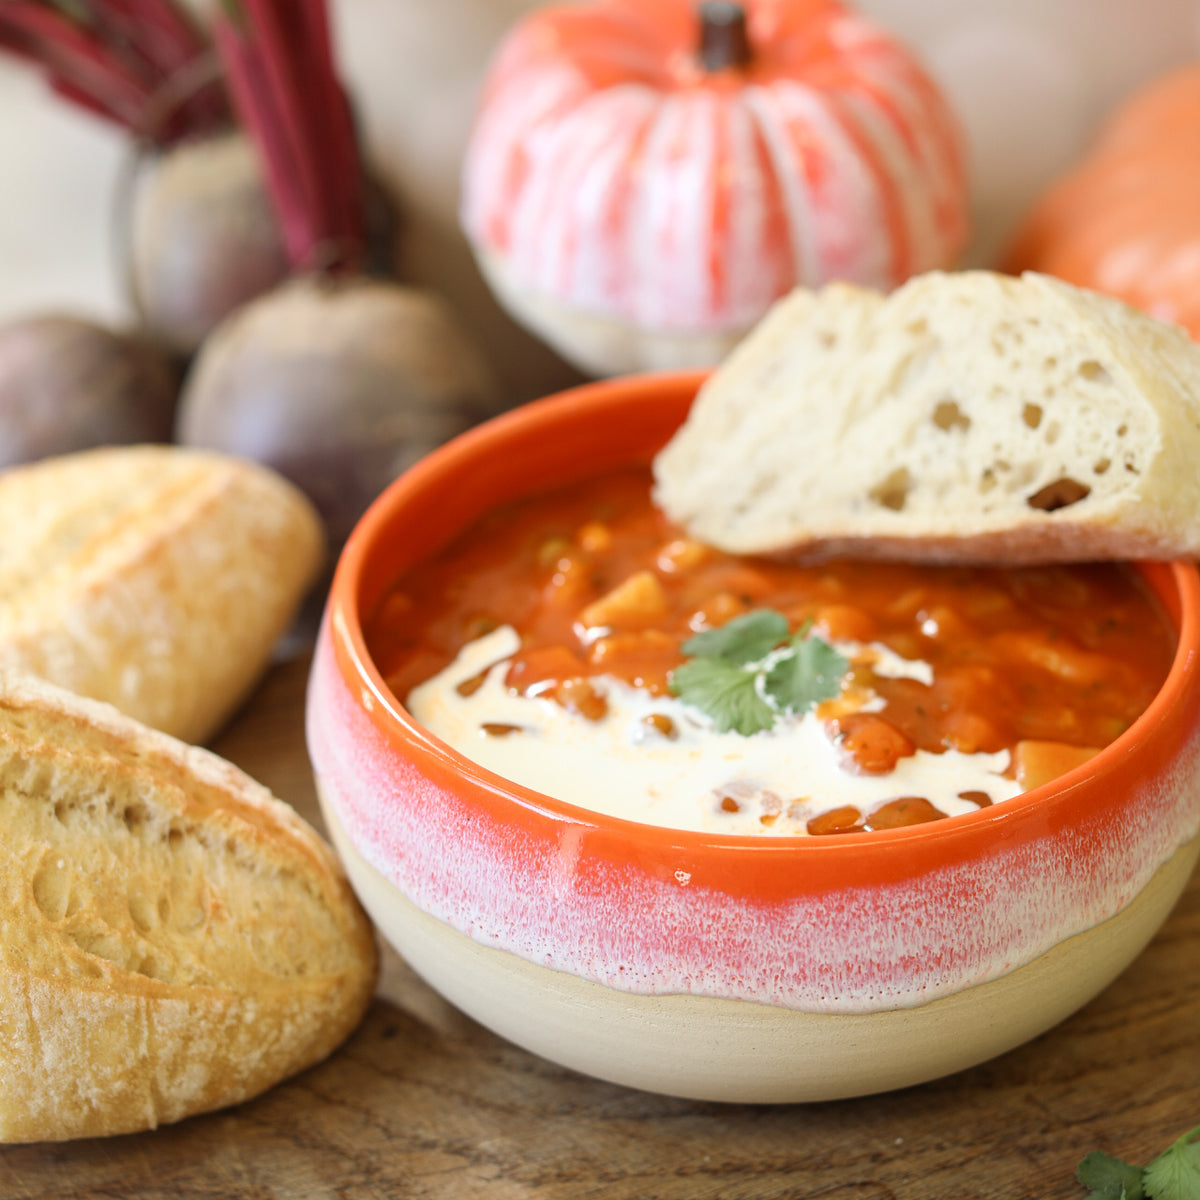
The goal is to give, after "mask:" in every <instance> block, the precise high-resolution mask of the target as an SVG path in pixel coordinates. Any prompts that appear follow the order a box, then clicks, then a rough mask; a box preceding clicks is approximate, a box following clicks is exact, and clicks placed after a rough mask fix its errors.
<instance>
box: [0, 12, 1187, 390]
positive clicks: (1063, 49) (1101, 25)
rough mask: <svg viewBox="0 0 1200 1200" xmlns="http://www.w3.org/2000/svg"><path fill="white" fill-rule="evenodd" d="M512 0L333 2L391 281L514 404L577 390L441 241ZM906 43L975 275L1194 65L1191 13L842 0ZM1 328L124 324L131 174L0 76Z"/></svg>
mask: <svg viewBox="0 0 1200 1200" xmlns="http://www.w3.org/2000/svg"><path fill="white" fill-rule="evenodd" d="M532 7H534V5H533V4H532V3H530V2H529V0H524V2H522V0H436V3H435V2H433V0H336V2H335V4H334V15H335V21H336V36H337V48H338V56H339V58H340V60H341V63H342V67H343V71H344V74H345V77H346V79H347V82H348V83H349V85H350V88H351V90H352V92H353V96H354V100H355V104H356V106H357V109H358V113H359V117H360V120H361V122H362V126H363V129H364V132H365V140H366V144H367V147H368V150H369V153H370V154H371V155H372V156H373V159H374V161H375V163H376V164H377V166H378V168H379V169H380V171H381V173H382V174H383V176H384V178H385V180H386V182H387V183H389V184H390V185H391V186H392V187H393V188H394V189H395V190H396V192H397V193H398V196H399V198H400V201H401V204H402V207H403V210H404V213H405V221H404V228H403V231H402V247H401V255H402V269H403V272H404V275H405V277H406V278H407V279H409V280H410V281H413V282H419V283H426V284H429V285H432V286H434V287H436V288H437V289H439V290H440V291H441V292H443V293H444V294H445V295H446V296H447V297H448V298H449V299H450V300H451V301H452V302H453V304H454V305H455V306H456V308H457V309H458V311H459V313H460V315H461V316H462V318H463V320H464V322H465V324H466V325H467V326H468V328H469V329H470V331H471V333H472V334H473V335H474V337H475V339H476V340H477V341H478V343H479V344H480V345H481V346H482V348H483V349H484V350H485V351H486V352H487V354H488V356H489V357H490V358H491V360H492V361H493V363H494V364H495V366H496V368H497V370H498V372H499V373H500V375H501V376H502V377H503V379H504V382H505V384H506V386H507V389H508V390H509V392H510V394H511V395H513V396H515V397H517V398H529V397H532V396H534V395H538V394H541V393H544V392H546V391H550V390H553V389H555V388H557V387H560V386H563V385H564V384H566V383H568V382H571V381H572V380H573V378H574V376H575V373H574V372H573V371H572V370H571V369H570V368H568V367H567V366H566V365H565V364H564V363H562V362H561V361H560V360H559V359H558V358H556V357H555V355H554V354H552V353H551V352H550V351H549V350H547V349H546V348H545V347H544V346H542V345H541V344H540V343H538V342H537V341H536V340H535V339H534V338H533V337H531V336H530V335H529V334H528V333H526V332H524V331H523V330H521V329H519V328H518V327H517V326H516V325H515V324H514V323H513V322H512V321H511V320H509V319H508V318H507V317H506V316H505V315H504V314H503V313H502V312H501V310H500V309H499V307H498V306H497V304H496V303H495V301H494V300H493V299H492V297H491V295H490V293H489V292H488V291H487V289H486V288H485V287H484V285H483V283H482V282H481V280H480V278H479V276H478V274H477V271H476V269H475V266H474V264H473V261H472V257H471V254H470V252H469V250H468V248H467V245H466V243H465V241H464V240H463V238H462V236H461V235H460V233H459V231H458V224H457V193H458V172H459V166H460V161H461V156H462V151H463V146H464V143H465V140H466V136H467V131H468V127H469V124H470V121H471V117H472V114H473V111H474V105H475V100H476V94H477V89H478V85H479V81H480V78H481V75H482V72H483V69H484V65H485V63H486V61H487V58H488V56H489V54H490V53H491V51H492V50H493V48H494V47H495V45H496V43H497V41H498V40H499V38H500V37H501V35H502V34H503V32H504V31H505V30H506V29H507V28H509V26H510V25H511V24H512V22H513V21H514V20H515V19H516V18H517V17H518V16H519V15H520V14H521V13H522V12H524V11H526V10H528V9H530V8H532ZM857 7H858V8H860V9H861V10H862V11H864V12H866V13H867V14H869V15H871V16H874V17H875V18H876V19H877V20H878V21H880V22H881V23H882V24H884V25H885V26H887V27H889V28H890V29H891V30H893V31H894V32H896V33H897V34H899V35H900V36H901V37H903V38H904V39H905V40H906V41H908V42H909V44H910V45H912V46H913V47H914V48H915V49H916V50H917V52H918V54H919V56H920V57H921V58H922V59H923V60H924V62H925V64H926V65H927V66H928V68H929V69H930V71H931V72H932V74H933V75H934V76H935V78H936V79H937V80H938V81H939V82H940V84H941V85H942V87H943V89H944V90H945V92H946V94H947V95H948V97H949V99H950V100H951V102H952V104H953V105H954V106H955V107H956V109H957V111H958V114H959V116H960V118H961V120H962V122H963V125H964V126H965V129H966V133H967V137H968V142H969V153H970V168H971V181H972V193H973V202H972V203H973V208H974V218H975V234H974V240H973V243H972V246H971V249H970V252H969V255H968V263H969V264H971V265H976V264H979V265H986V264H988V263H989V261H990V259H991V257H992V256H993V255H994V254H995V252H996V249H997V247H998V246H999V245H1000V244H1001V242H1002V241H1003V239H1004V237H1005V236H1006V234H1008V233H1009V232H1010V231H1011V229H1012V227H1013V225H1014V224H1015V222H1016V220H1017V219H1018V217H1019V215H1020V214H1021V212H1022V210H1023V209H1024V208H1025V207H1026V206H1027V205H1028V204H1029V202H1030V201H1031V200H1032V199H1033V197H1034V196H1035V195H1036V194H1037V192H1038V191H1039V189H1040V188H1041V187H1042V186H1043V185H1044V184H1045V183H1046V182H1047V181H1048V180H1050V179H1051V178H1052V177H1053V176H1054V175H1055V174H1056V173H1057V172H1059V171H1061V170H1062V169H1063V168H1064V167H1065V166H1067V165H1068V164H1070V163H1072V162H1073V161H1075V160H1076V159H1077V158H1078V157H1079V156H1080V154H1081V153H1082V152H1083V150H1084V149H1085V148H1086V146H1087V144H1088V141H1089V139H1090V137H1091V136H1092V135H1093V134H1094V132H1095V130H1096V128H1097V125H1098V123H1099V122H1100V121H1101V120H1102V119H1103V117H1104V116H1105V115H1106V114H1107V113H1108V112H1109V111H1110V110H1111V109H1112V107H1113V106H1114V104H1115V103H1116V102H1117V101H1118V100H1119V99H1120V98H1122V97H1123V96H1125V95H1127V94H1128V93H1129V92H1130V90H1131V89H1133V88H1135V87H1136V86H1137V85H1138V84H1140V83H1142V82H1144V81H1146V80H1148V79H1151V78H1153V77H1155V76H1156V75H1159V74H1161V73H1163V72H1164V71H1166V70H1168V69H1169V68H1171V67H1173V66H1176V65H1179V64H1182V63H1186V62H1190V61H1192V60H1194V59H1195V58H1196V57H1197V56H1200V0H1138V3H1136V4H1135V3H1132V2H1131V0H859V3H858V5H857ZM0 161H2V162H3V164H4V165H3V167H0V319H3V318H5V317H7V316H9V315H15V314H18V313H22V312H28V311H30V310H33V309H46V308H64V309H70V310H72V311H75V312H80V313H83V314H86V315H90V316H95V317H98V318H101V319H112V320H120V319H123V317H124V316H125V315H126V299H125V287H124V283H123V281H122V280H121V279H120V278H119V271H118V268H117V265H116V264H117V263H118V262H119V261H120V259H121V255H120V254H119V253H118V250H117V248H118V247H119V245H120V239H121V237H122V231H121V230H120V229H119V228H118V221H117V215H116V214H117V213H118V212H119V211H120V205H119V204H118V202H117V196H118V193H119V190H120V188H121V187H123V186H126V184H127V182H128V178H129V176H130V173H131V172H133V171H135V170H136V168H137V163H136V161H134V160H133V156H132V153H131V150H130V148H129V143H128V141H127V140H126V139H125V138H123V137H122V136H121V135H120V134H119V133H118V132H117V131H116V130H115V129H114V128H112V127H110V126H106V125H105V124H103V123H102V122H100V121H99V120H95V119H92V118H91V117H89V116H88V115H86V114H85V113H83V112H81V111H80V110H79V109H77V108H75V107H73V106H71V105H68V104H65V103H64V102H62V101H61V100H58V99H56V98H55V97H53V96H52V95H51V94H50V93H49V92H48V90H47V89H46V88H45V86H44V85H43V84H42V82H41V81H40V80H39V79H38V77H37V76H36V75H35V74H34V73H33V72H32V71H30V70H27V69H26V68H24V67H22V66H20V65H18V64H16V63H15V61H13V60H10V59H6V58H0Z"/></svg>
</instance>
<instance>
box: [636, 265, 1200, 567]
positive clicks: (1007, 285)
mask: <svg viewBox="0 0 1200 1200" xmlns="http://www.w3.org/2000/svg"><path fill="white" fill-rule="evenodd" d="M1198 463H1200V348H1198V347H1197V346H1196V344H1195V343H1193V342H1192V341H1191V340H1190V339H1189V338H1188V337H1187V335H1186V334H1185V333H1184V332H1183V331H1182V330H1180V329H1178V328H1176V327H1174V326H1170V325H1166V324H1163V323H1161V322H1158V321H1155V320H1153V319H1151V318H1150V317H1148V316H1145V315H1144V314H1142V313H1139V312H1136V311H1134V310H1133V309H1131V308H1128V307H1126V306H1125V305H1123V304H1121V303H1120V302H1118V301H1116V300H1112V299H1109V298H1107V297H1103V296H1100V295H1096V294H1094V293H1091V292H1086V291H1083V290H1080V289H1078V288H1074V287H1071V286H1069V285H1067V284H1065V283H1062V282H1059V281H1058V280H1055V279H1051V278H1049V277H1047V276H1041V275H1033V274H1029V275H1025V276H1023V277H1021V278H1019V279H1018V278H1011V277H1008V276H1002V275H995V274H991V273H989V272H984V271H970V272H962V273H957V274H945V273H940V272H935V273H931V274H927V275H923V276H919V277H916V278H914V279H913V280H911V281H910V282H908V283H907V284H905V285H904V286H903V287H901V288H899V289H898V290H897V291H895V292H893V293H892V294H890V295H889V296H884V295H881V294H879V293H876V292H872V291H868V290H864V289H862V288H857V287H854V286H850V285H847V284H835V285H831V286H829V287H827V288H825V289H824V290H822V291H820V292H816V293H814V292H805V291H799V292H796V293H794V294H792V295H791V296H788V297H786V298H785V299H783V300H782V301H780V302H779V303H778V304H777V305H776V307H775V308H774V309H773V310H772V311H771V312H770V313H769V314H768V316H767V317H766V318H765V319H764V320H763V322H762V323H761V324H760V325H759V326H758V327H757V328H756V330H755V331H754V332H753V333H752V334H751V335H750V336H749V337H748V338H747V339H746V340H745V342H743V343H742V344H741V345H740V346H739V347H738V348H737V350H735V351H734V352H733V354H732V355H731V356H730V357H729V358H728V359H727V360H726V361H725V363H724V364H723V365H722V366H721V367H720V368H719V369H718V370H717V371H716V372H715V373H714V375H713V376H712V377H711V378H710V380H709V381H708V382H707V384H706V385H705V386H704V388H703V389H702V390H701V392H700V395H699V397H698V398H697V400H696V402H695V404H694V406H693V408H692V411H691V413H690V415H689V417H688V419H687V421H686V422H685V423H684V425H683V426H682V428H681V429H680V430H679V432H678V433H677V434H676V436H675V437H674V438H673V439H672V440H671V442H670V443H669V444H668V445H667V446H666V447H665V448H664V449H663V450H662V451H661V452H660V453H659V455H658V457H657V459H656V461H655V464H654V469H655V478H656V497H657V500H658V502H659V504H660V505H661V506H662V508H663V509H664V510H665V511H666V513H667V514H668V515H669V516H670V517H671V518H672V519H673V520H675V521H676V522H678V523H680V524H682V525H683V526H685V527H686V528H687V529H688V530H689V531H690V532H691V533H692V534H693V535H694V536H696V537H697V538H699V539H701V540H703V541H706V542H709V543H711V544H713V545H715V546H718V547H720V548H722V549H724V550H729V551H733V552H737V553H772V554H777V553H788V554H792V555H797V556H807V557H831V556H834V555H841V554H846V555H854V556H858V557H866V556H874V557H889V558H905V559H912V560H926V561H934V562H937V561H977V562H988V561H1005V562H1010V563H1021V562H1024V563H1034V562H1041V561H1050V560H1059V561H1063V560H1081V559H1099V558H1121V559H1126V558H1174V557H1180V556H1189V555H1195V554H1197V552H1200V471H1198V470H1197V464H1198Z"/></svg>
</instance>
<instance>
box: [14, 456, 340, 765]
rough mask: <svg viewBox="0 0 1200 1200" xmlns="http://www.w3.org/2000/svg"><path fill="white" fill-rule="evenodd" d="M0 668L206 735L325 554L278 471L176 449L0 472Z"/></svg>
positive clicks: (247, 680)
mask: <svg viewBox="0 0 1200 1200" xmlns="http://www.w3.org/2000/svg"><path fill="white" fill-rule="evenodd" d="M0 530H2V531H3V537H0V667H7V668H10V669H17V670H23V671H28V672H31V673H33V674H36V675H39V676H41V677H42V678H43V679H47V680H49V681H50V682H52V683H55V684H58V685H59V686H61V687H65V688H67V689H69V690H70V691H73V692H76V693H78V694H80V695H84V696H90V697H92V698H94V699H99V700H105V701H107V702H108V703H110V704H114V705H116V706H117V707H118V708H120V709H121V710H122V711H123V712H125V713H128V714H129V715H130V716H133V717H136V718H137V719H138V720H140V721H143V722H145V723H146V724H148V725H151V726H153V727H154V728H156V729H161V730H164V731H165V732H167V733H170V734H172V735H173V736H175V737H179V738H182V739H183V740H185V741H188V742H201V741H204V740H206V739H207V738H208V737H209V736H210V735H211V734H212V733H214V732H215V731H216V729H217V728H218V727H219V726H220V725H221V724H222V723H223V722H224V721H225V720H226V719H227V718H228V716H229V715H230V714H231V713H232V712H233V710H234V708H236V706H237V705H238V704H239V703H240V702H241V701H242V700H243V699H244V697H245V695H246V694H247V693H248V692H249V690H250V688H251V687H253V685H254V683H255V682H256V681H257V680H258V678H259V677H260V676H261V674H262V672H263V671H264V669H265V668H266V665H267V663H268V662H269V658H270V654H271V651H272V648H273V646H274V644H275V642H276V641H277V639H278V638H279V636H280V635H281V634H282V633H283V632H284V630H286V628H287V626H288V625H289V624H290V622H291V621H292V619H293V618H294V616H295V613H296V611H297V609H298V608H299V605H300V603H301V601H302V599H303V597H304V594H305V592H306V591H307V589H308V588H309V587H310V586H311V584H312V583H313V581H314V578H315V577H316V574H317V572H318V571H319V569H320V566H321V563H322V560H323V558H324V544H323V533H322V530H321V526H320V521H319V518H318V517H317V515H316V512H315V510H314V509H313V508H312V505H311V504H310V503H309V502H308V501H307V500H306V499H305V498H304V497H303V496H302V495H301V493H300V492H299V491H297V490H296V489H295V488H294V487H293V486H292V485H291V484H290V483H288V482H287V481H286V480H284V479H283V478H282V477H281V476H278V475H276V474H275V473H274V472H271V471H269V470H267V469H266V468H263V467H260V466H258V465H256V464H253V463H249V462H244V461H241V460H239V459H235V458H232V457H228V456H224V455H219V454H211V453H208V452H203V451H194V450H187V449H183V448H180V447H175V446H132V447H114V448H105V449H100V450H89V451H84V452H81V453H78V454H69V455H62V456H59V457H57V458H51V459H45V460H43V461H41V462H38V463H34V464H31V465H29V466H25V467H18V468H14V469H12V470H9V471H5V472H3V473H2V474H0Z"/></svg>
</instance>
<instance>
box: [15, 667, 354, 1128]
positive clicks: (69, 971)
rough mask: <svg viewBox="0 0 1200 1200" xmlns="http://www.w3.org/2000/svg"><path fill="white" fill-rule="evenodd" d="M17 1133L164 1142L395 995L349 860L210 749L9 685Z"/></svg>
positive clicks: (305, 1062)
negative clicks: (350, 876) (346, 864)
mask: <svg viewBox="0 0 1200 1200" xmlns="http://www.w3.org/2000/svg"><path fill="white" fill-rule="evenodd" d="M0 827H2V828H3V829H4V837H3V838H2V839H0V929H2V930H3V938H0V956H2V962H3V969H2V970H0V1080H2V1081H3V1086H2V1087H0V1140H3V1141H10V1142H12V1141H42V1140H61V1139H65V1138H74V1137H93V1136H99V1135H107V1134H115V1133H124V1132H129V1131H132V1130H139V1129H149V1128H152V1127H154V1126H155V1125H158V1124H161V1123H163V1122H168V1121H175V1120H178V1119H179V1118H181V1117H185V1116H188V1115H190V1114H192V1113H198V1112H204V1111H207V1110H210V1109H214V1108H218V1107H220V1106H223V1105H228V1104H233V1103H236V1102H237V1101H240V1100H244V1099H246V1098H248V1097H250V1096H253V1095H255V1094H257V1093H259V1092H261V1091H263V1090H264V1089H265V1088H267V1087H269V1086H271V1085H272V1084H273V1083H276V1082H278V1081H279V1080H280V1079H282V1078H283V1077H284V1076H286V1075H289V1074H291V1073H292V1072H295V1071H298V1070H300V1069H302V1068H304V1067H306V1066H309V1065H310V1064H312V1063H315V1062H317V1061H318V1060H320V1059H321V1058H323V1057H325V1056H326V1055H327V1054H329V1052H330V1051H331V1050H333V1049H334V1047H336V1046H337V1045H338V1044H339V1043H340V1042H341V1041H342V1040H343V1039H344V1038H345V1037H346V1036H348V1034H349V1033H350V1032H351V1031H352V1030H353V1028H354V1027H355V1025H356V1024H357V1023H358V1021H359V1020H360V1018H361V1017H362V1015H363V1012H364V1010H365V1009H366V1006H367V1004H368V1003H369V1001H370V999H371V996H372V995H373V992H374V982H375V975H376V969H377V959H376V949H375V943H374V938H373V934H372V930H371V927H370V925H369V923H368V921H367V919H366V917H365V916H364V915H363V913H362V910H361V909H360V908H359V906H358V904H357V902H356V901H355V899H354V897H353V894H352V893H351V891H350V888H349V885H348V884H347V882H346V879H345V876H344V875H343V873H342V870H341V867H340V865H339V864H338V862H337V859H336V858H335V856H334V855H333V852H332V851H331V850H330V849H329V848H328V846H326V845H325V843H324V842H323V841H322V840H321V839H320V838H319V837H318V836H317V835H316V833H315V832H314V831H313V830H312V829H311V828H309V826H308V825H306V824H305V823H304V822H303V821H302V820H301V819H300V818H299V817H298V816H297V815H296V814H295V812H294V811H293V810H292V809H291V808H290V807H289V806H288V805H286V804H284V803H282V802H281V801H279V800H277V799H275V798H274V797H273V796H272V795H271V794H270V793H269V792H268V791H267V790H266V789H265V788H263V787H261V786H260V785H259V784H257V783H255V782H254V781H253V780H251V779H250V778H248V777H247V776H246V775H244V774H242V772H240V771H239V770H237V769H236V768H235V767H233V766H232V765H231V764H229V763H227V762H225V761H224V760H222V759H220V758H218V757H216V756H215V755H213V754H211V753H209V752H208V751H206V750H201V749H197V748H194V747H190V746H186V745H184V744H183V743H181V742H178V741H176V740H175V739H173V738H169V737H167V736H166V735H164V734H161V733H159V732H157V731H155V730H151V729H148V728H147V727H145V726H143V725H141V724H139V723H138V722H136V721H133V720H132V719H130V718H128V717H126V716H124V715H123V714H121V713H119V712H117V711H116V709H114V708H112V707H111V706H109V705H106V704H99V703H97V702H95V701H91V700H84V699H82V698H80V697H77V696H74V695H72V694H70V693H68V692H65V691H62V690H61V689H58V688H55V687H52V686H51V685H49V684H46V683H44V682H43V681H41V680H38V679H35V678H33V677H32V676H25V675H21V674H17V673H12V672H0Z"/></svg>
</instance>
